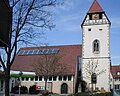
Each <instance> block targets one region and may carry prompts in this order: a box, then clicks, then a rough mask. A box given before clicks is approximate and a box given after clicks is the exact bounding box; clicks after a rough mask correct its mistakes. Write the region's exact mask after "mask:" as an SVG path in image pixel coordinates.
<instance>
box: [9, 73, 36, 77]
mask: <svg viewBox="0 0 120 96" xmlns="http://www.w3.org/2000/svg"><path fill="white" fill-rule="evenodd" d="M10 77H24V78H35V76H33V75H24V74H23V75H22V76H20V75H19V74H10Z"/></svg>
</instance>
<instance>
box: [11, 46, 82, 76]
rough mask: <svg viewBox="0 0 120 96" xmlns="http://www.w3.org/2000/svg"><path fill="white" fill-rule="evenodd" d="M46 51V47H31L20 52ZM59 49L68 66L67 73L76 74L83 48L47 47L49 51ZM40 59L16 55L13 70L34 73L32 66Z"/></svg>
mask: <svg viewBox="0 0 120 96" xmlns="http://www.w3.org/2000/svg"><path fill="white" fill-rule="evenodd" d="M38 48H39V49H45V48H46V47H31V48H30V47H29V48H21V49H20V50H37V49H38ZM55 48H56V49H59V52H58V54H59V55H63V58H62V60H60V61H62V62H64V64H66V65H67V68H66V72H68V74H75V71H76V64H77V56H81V54H82V46H81V45H64V46H47V49H55ZM39 57H40V55H39V56H38V55H35V54H34V55H32V54H31V55H16V58H15V60H14V63H13V65H12V67H11V70H14V71H25V72H32V71H34V70H33V67H32V66H31V65H32V64H34V63H35V61H36V60H37V59H38V58H39Z"/></svg>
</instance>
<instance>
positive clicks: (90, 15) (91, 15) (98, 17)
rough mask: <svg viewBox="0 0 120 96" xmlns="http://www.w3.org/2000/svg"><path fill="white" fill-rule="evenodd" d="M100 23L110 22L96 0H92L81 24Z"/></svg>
mask: <svg viewBox="0 0 120 96" xmlns="http://www.w3.org/2000/svg"><path fill="white" fill-rule="evenodd" d="M101 24H110V21H109V19H108V17H107V16H106V14H105V12H104V11H103V9H102V7H101V6H100V4H99V3H98V1H97V0H94V2H93V4H92V6H91V7H90V9H89V11H88V12H87V14H86V17H85V19H84V21H83V23H82V25H81V26H89V25H101Z"/></svg>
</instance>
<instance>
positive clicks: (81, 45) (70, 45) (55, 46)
mask: <svg viewBox="0 0 120 96" xmlns="http://www.w3.org/2000/svg"><path fill="white" fill-rule="evenodd" d="M66 46H82V44H73V45H51V46H36V47H34V46H33V47H22V48H20V49H29V48H40V47H41V48H45V47H48V48H49V47H66Z"/></svg>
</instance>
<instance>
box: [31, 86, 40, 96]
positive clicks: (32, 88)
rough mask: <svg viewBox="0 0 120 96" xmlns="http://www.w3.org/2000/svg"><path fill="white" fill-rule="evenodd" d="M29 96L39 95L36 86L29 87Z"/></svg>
mask: <svg viewBox="0 0 120 96" xmlns="http://www.w3.org/2000/svg"><path fill="white" fill-rule="evenodd" d="M29 94H39V90H36V85H33V86H30V88H29Z"/></svg>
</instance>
